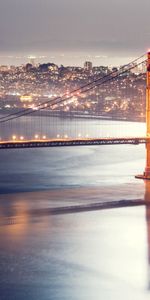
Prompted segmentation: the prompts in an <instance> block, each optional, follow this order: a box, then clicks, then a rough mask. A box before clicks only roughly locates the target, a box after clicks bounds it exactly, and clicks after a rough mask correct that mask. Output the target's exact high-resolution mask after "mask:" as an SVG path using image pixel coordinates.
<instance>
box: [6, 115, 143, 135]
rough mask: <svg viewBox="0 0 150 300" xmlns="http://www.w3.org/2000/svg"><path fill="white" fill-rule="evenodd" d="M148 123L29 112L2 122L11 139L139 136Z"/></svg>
mask: <svg viewBox="0 0 150 300" xmlns="http://www.w3.org/2000/svg"><path fill="white" fill-rule="evenodd" d="M145 133H146V125H145V123H138V122H123V121H115V120H113V121H110V120H109V121H108V120H99V119H92V120H91V119H85V118H81V119H79V118H72V119H70V118H56V117H49V116H47V117H42V118H40V116H34V117H30V116H26V117H22V118H20V119H16V120H13V121H9V122H7V123H1V124H0V137H1V139H2V140H5V139H6V140H8V139H12V136H14V135H15V136H16V138H17V139H18V138H20V137H21V136H23V137H24V138H25V139H34V138H35V136H38V137H39V138H42V137H43V136H46V137H47V138H57V137H59V138H65V137H70V138H77V137H80V138H81V137H84V138H85V137H97V138H98V137H129V136H130V137H132V136H134V137H136V136H145Z"/></svg>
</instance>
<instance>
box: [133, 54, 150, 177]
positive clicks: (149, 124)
mask: <svg viewBox="0 0 150 300" xmlns="http://www.w3.org/2000/svg"><path fill="white" fill-rule="evenodd" d="M146 136H147V137H149V138H150V50H149V51H148V53H147V86H146ZM135 177H136V178H141V179H148V180H150V143H149V142H148V143H146V167H145V171H144V173H143V175H137V176H135Z"/></svg>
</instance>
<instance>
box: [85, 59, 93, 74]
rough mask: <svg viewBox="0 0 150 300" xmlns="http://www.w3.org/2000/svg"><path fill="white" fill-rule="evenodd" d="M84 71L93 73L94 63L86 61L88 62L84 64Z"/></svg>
mask: <svg viewBox="0 0 150 300" xmlns="http://www.w3.org/2000/svg"><path fill="white" fill-rule="evenodd" d="M84 70H85V71H88V72H91V71H92V62H90V61H86V62H85V63H84Z"/></svg>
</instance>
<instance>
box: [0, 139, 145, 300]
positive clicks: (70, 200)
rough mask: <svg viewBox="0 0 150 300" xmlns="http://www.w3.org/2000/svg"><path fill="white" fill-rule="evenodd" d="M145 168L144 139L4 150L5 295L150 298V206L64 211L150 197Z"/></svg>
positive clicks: (0, 206)
mask: <svg viewBox="0 0 150 300" xmlns="http://www.w3.org/2000/svg"><path fill="white" fill-rule="evenodd" d="M144 167H145V147H144V145H138V146H128V145H126V146H93V147H92V146H91V147H75V148H65V147H64V148H55V149H54V148H53V149H29V150H27V149H26V150H23V149H22V150H5V151H4V150H1V152H0V192H1V194H0V300H4V299H6V300H26V299H27V300H35V299H38V300H53V299H54V300H55V299H56V300H59V299H61V300H80V299H81V300H91V299H92V300H99V299H103V300H116V299H117V300H120V299H123V300H125V299H126V300H148V299H149V297H150V291H149V288H150V223H149V222H150V221H149V216H150V211H149V208H148V207H147V208H146V207H145V206H141V207H133V208H129V207H126V208H118V209H109V210H107V209H106V210H99V211H94V207H93V211H92V210H91V211H86V209H85V210H84V211H83V212H82V213H78V210H76V209H74V210H73V212H72V213H64V212H63V207H70V206H73V207H74V206H84V207H85V206H86V205H88V207H90V205H93V204H94V203H103V202H107V201H109V202H110V201H116V200H130V199H131V200H134V199H143V200H144V199H145V200H149V199H150V192H149V190H150V185H149V183H144V182H143V181H141V180H137V179H135V178H134V175H135V174H138V173H141V172H143V169H144ZM52 208H53V209H55V208H57V209H58V210H59V214H52V213H51V210H50V209H52Z"/></svg>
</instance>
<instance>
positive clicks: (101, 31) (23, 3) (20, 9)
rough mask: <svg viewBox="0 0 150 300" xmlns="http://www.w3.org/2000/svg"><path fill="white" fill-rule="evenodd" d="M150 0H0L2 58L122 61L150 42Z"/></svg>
mask: <svg viewBox="0 0 150 300" xmlns="http://www.w3.org/2000/svg"><path fill="white" fill-rule="evenodd" d="M149 12H150V0H0V64H21V63H24V62H26V61H27V59H28V58H27V57H28V56H30V55H35V56H37V62H38V61H43V62H44V61H45V62H46V61H51V62H55V63H58V64H61V63H62V64H64V65H82V64H83V63H84V61H85V60H91V61H92V62H93V64H94V65H102V64H105V65H109V64H116V65H118V64H123V63H126V62H128V60H129V59H132V58H134V57H136V56H138V55H140V54H143V53H144V52H146V51H147V49H148V48H150V26H149V22H148V20H149Z"/></svg>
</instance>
